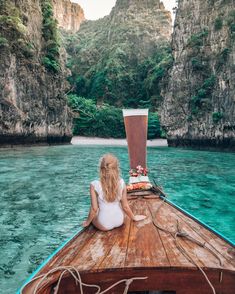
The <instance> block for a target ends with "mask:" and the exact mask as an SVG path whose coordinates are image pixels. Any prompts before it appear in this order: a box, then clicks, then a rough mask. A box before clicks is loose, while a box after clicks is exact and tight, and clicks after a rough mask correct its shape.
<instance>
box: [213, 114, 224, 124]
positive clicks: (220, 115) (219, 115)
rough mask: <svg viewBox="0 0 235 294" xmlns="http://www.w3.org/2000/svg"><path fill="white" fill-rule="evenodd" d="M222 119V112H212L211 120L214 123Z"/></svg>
mask: <svg viewBox="0 0 235 294" xmlns="http://www.w3.org/2000/svg"><path fill="white" fill-rule="evenodd" d="M223 117H224V115H223V113H222V112H213V113H212V119H213V122H214V123H218V122H219V121H220V120H221V119H222V118H223Z"/></svg>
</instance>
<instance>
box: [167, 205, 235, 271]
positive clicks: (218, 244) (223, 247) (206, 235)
mask: <svg viewBox="0 0 235 294" xmlns="http://www.w3.org/2000/svg"><path fill="white" fill-rule="evenodd" d="M168 205H170V204H168ZM170 206H171V205H170ZM171 207H172V206H171ZM172 209H173V210H174V212H175V213H176V214H177V215H178V216H179V217H180V219H182V220H184V221H185V223H186V224H187V225H188V226H189V227H190V228H191V229H192V231H193V232H194V233H195V236H196V237H197V238H199V239H200V240H201V242H206V244H207V246H208V247H209V248H210V249H211V250H212V251H214V252H215V253H216V254H218V256H219V257H220V258H221V260H222V261H223V264H224V266H226V267H227V268H228V269H231V270H235V258H234V255H233V252H234V251H235V249H234V247H233V246H232V245H230V244H228V243H227V242H226V241H225V240H223V239H221V238H220V237H219V236H217V235H216V234H214V233H213V232H211V231H210V230H208V229H206V228H205V227H204V226H203V225H201V224H199V223H198V222H196V221H194V220H193V219H192V218H190V217H189V216H187V215H185V214H184V213H183V212H181V211H179V210H178V209H176V208H174V207H172Z"/></svg>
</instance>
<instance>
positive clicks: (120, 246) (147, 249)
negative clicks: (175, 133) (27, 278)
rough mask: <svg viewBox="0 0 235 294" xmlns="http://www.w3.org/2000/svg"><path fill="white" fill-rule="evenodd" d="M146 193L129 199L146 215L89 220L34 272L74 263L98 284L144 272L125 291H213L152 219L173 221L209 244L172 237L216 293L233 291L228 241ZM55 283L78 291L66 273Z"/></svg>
mask: <svg viewBox="0 0 235 294" xmlns="http://www.w3.org/2000/svg"><path fill="white" fill-rule="evenodd" d="M152 196H153V197H154V199H145V198H143V197H142V198H141V197H139V198H137V199H132V200H129V202H130V206H131V208H132V210H133V212H134V213H135V214H145V215H147V219H145V220H143V221H141V222H133V221H130V219H128V218H126V219H125V224H124V225H123V226H122V227H120V228H117V229H114V230H112V231H108V232H101V231H98V230H96V229H95V228H93V227H92V226H90V227H89V228H87V229H86V230H84V231H83V232H82V233H80V234H79V235H77V236H76V237H75V238H73V240H71V241H70V242H69V243H68V244H67V245H66V246H65V247H64V248H63V249H62V250H61V251H60V252H59V253H57V254H56V255H55V256H54V257H53V258H52V259H51V261H50V262H49V263H48V264H47V265H46V266H45V267H44V268H43V269H42V270H41V271H40V272H39V274H43V273H46V272H48V271H49V270H51V269H52V268H55V267H59V266H75V267H76V268H77V269H78V270H79V272H80V273H81V277H82V280H83V281H84V282H85V283H91V284H99V285H100V286H101V288H102V290H104V289H106V288H107V287H108V286H110V285H111V284H113V283H115V282H117V281H118V280H120V279H123V278H124V279H125V278H130V277H143V276H146V277H148V278H147V279H146V280H142V281H134V282H133V283H132V284H131V285H130V291H143V290H146V289H148V290H152V291H153V290H155V291H156V290H158V291H174V292H173V293H177V294H186V293H187V294H197V293H200V294H207V293H213V292H212V289H211V288H210V286H209V285H208V283H207V281H206V279H205V277H204V276H203V275H202V273H201V272H200V271H199V269H198V268H197V267H196V266H195V265H194V264H192V262H190V261H189V260H188V258H187V257H185V256H184V254H183V253H182V252H181V251H180V250H179V248H178V247H177V246H176V243H175V239H174V237H173V236H172V235H171V234H169V233H166V232H164V231H162V230H160V229H158V228H157V227H156V226H155V225H154V223H153V221H152V220H155V221H156V223H157V224H158V225H159V226H162V227H164V228H167V229H168V230H171V231H175V230H176V227H177V221H178V224H179V227H180V228H181V229H182V230H183V231H184V232H187V233H188V234H189V235H190V236H191V237H192V238H195V239H196V240H197V241H199V242H201V243H205V245H206V247H208V248H209V249H210V250H211V251H209V250H207V249H206V248H204V247H201V246H199V245H197V244H195V243H194V242H191V241H189V240H187V239H186V238H177V240H178V243H179V244H180V246H182V247H183V248H184V250H186V252H187V253H188V254H189V256H190V257H191V258H192V259H193V261H194V262H195V263H196V264H197V265H198V266H200V267H201V268H202V269H203V270H204V271H205V272H206V274H207V276H208V278H209V279H210V281H211V283H212V285H213V286H214V288H215V289H216V293H220V294H222V293H223V294H234V293H235V254H234V251H235V250H234V247H233V246H232V245H229V244H228V243H227V242H226V241H224V240H223V239H221V238H220V237H218V236H217V235H215V234H214V233H213V232H211V231H209V230H208V229H206V228H205V227H203V226H202V225H201V224H199V223H198V222H196V221H195V220H192V219H191V218H190V217H188V216H186V215H185V214H183V213H182V212H181V211H179V210H178V209H176V208H174V207H173V206H172V205H170V204H168V203H163V204H161V203H162V200H161V199H160V198H159V197H156V196H154V195H152ZM159 205H161V207H160V208H159ZM220 261H221V262H222V269H221V266H220ZM221 271H222V272H223V275H222V281H221V282H220V277H221ZM58 276H59V275H58V274H57V275H54V276H53V277H51V278H48V279H47V281H46V283H43V285H42V287H40V291H39V292H38V293H52V292H51V290H50V289H51V287H49V288H48V284H50V285H52V287H53V285H55V282H56V281H57V279H58ZM34 286H35V284H32V285H31V286H28V287H26V288H25V290H24V291H23V293H32V290H33V288H34ZM124 287H125V285H124V284H122V285H119V286H117V287H115V288H113V290H112V291H110V292H108V293H122V291H123V289H124ZM60 289H61V290H59V292H58V293H67V294H68V293H80V292H79V287H77V286H76V285H75V283H74V280H73V279H72V278H71V276H68V277H66V276H65V278H64V279H63V280H62V282H61V287H60ZM85 289H86V290H85V293H95V290H94V289H91V288H85Z"/></svg>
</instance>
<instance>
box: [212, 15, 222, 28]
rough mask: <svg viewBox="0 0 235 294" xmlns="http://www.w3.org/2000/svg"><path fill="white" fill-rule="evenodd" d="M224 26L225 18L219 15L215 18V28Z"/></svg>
mask: <svg viewBox="0 0 235 294" xmlns="http://www.w3.org/2000/svg"><path fill="white" fill-rule="evenodd" d="M222 27H223V20H222V19H221V18H220V17H217V18H216V19H215V24H214V28H215V30H216V31H219V30H221V29H222Z"/></svg>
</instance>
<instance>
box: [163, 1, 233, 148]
mask: <svg viewBox="0 0 235 294" xmlns="http://www.w3.org/2000/svg"><path fill="white" fill-rule="evenodd" d="M178 4H179V6H178V10H177V14H176V21H175V26H174V34H173V40H172V47H173V55H174V66H173V68H172V69H171V70H170V72H169V75H170V77H169V81H168V83H167V86H166V87H165V89H164V90H163V91H162V95H163V97H164V102H163V104H162V107H161V110H160V115H161V123H162V125H163V126H164V127H165V129H166V130H167V134H168V143H169V145H171V146H178V145H180V146H198V147H203V146H204V147H209V146H214V147H221V148H228V149H235V100H234V97H235V64H234V62H235V54H234V52H235V50H234V49H235V48H234V40H235V32H234V31H235V10H234V1H233V0H226V1H222V0H210V1H209V0H208V1H204V0H179V1H178Z"/></svg>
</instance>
